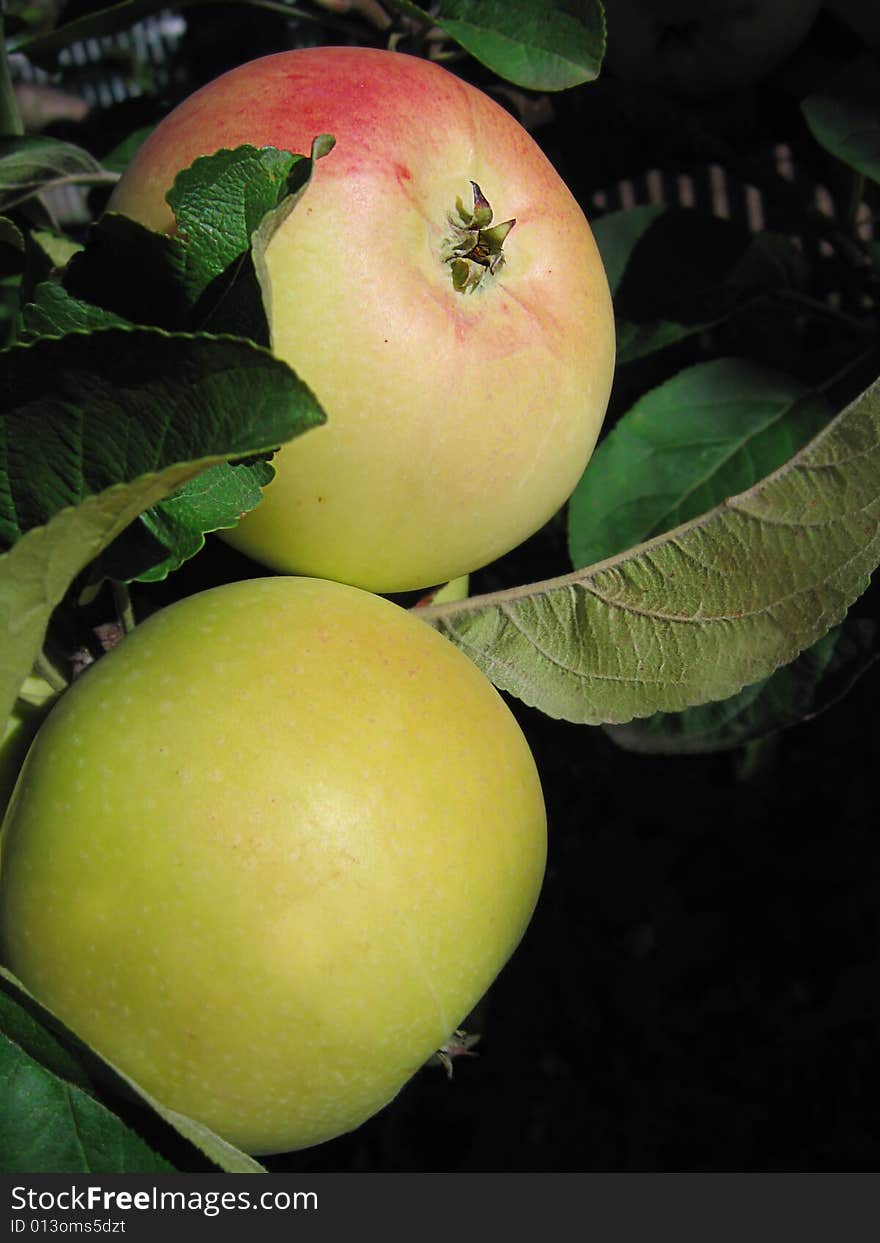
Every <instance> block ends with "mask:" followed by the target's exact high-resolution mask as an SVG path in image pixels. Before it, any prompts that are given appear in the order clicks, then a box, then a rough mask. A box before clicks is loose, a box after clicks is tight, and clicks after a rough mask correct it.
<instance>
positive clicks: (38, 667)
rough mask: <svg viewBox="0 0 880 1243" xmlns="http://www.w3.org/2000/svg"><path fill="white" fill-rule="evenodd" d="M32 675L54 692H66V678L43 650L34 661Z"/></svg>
mask: <svg viewBox="0 0 880 1243" xmlns="http://www.w3.org/2000/svg"><path fill="white" fill-rule="evenodd" d="M34 673H35V674H36V675H37V676H38V677H41V678H42V679H43V680H44V681H45V682H48V683H49V685H50V686H51V687H52V689H53V690H54V691H66V690H67V687H68V685H69V683H68V681H67V678H66V677H65V676H64V674H63V673H62V672H61V670H60V669H59V668H58V666H57V665H56V664H55V662H54V661H53V660H52V659H51V657H50V656H49V655H48V653H47V652H46V651H45V649H44V650H43V651H42V652H40V654H39V656H37V659H36V660H35V661H34Z"/></svg>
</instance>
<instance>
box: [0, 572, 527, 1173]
mask: <svg viewBox="0 0 880 1243" xmlns="http://www.w3.org/2000/svg"><path fill="white" fill-rule="evenodd" d="M0 840H2V851H0V949H2V960H3V962H4V963H5V965H6V966H7V967H9V968H10V969H11V970H12V971H13V972H14V973H15V974H16V975H17V976H18V977H19V978H20V979H21V980H22V981H23V983H24V984H25V985H26V987H27V988H28V989H29V990H30V991H31V992H32V993H33V994H34V995H35V996H36V997H37V998H38V999H39V1000H40V1001H42V1002H43V1004H44V1005H46V1006H47V1007H48V1008H49V1009H50V1010H51V1011H53V1012H54V1013H55V1014H56V1015H57V1016H58V1017H59V1018H60V1019H62V1020H63V1021H64V1022H65V1023H67V1025H68V1026H69V1027H71V1028H72V1029H73V1030H74V1031H75V1032H77V1033H78V1034H79V1035H80V1036H81V1037H82V1038H83V1039H85V1040H86V1041H87V1042H88V1043H89V1044H91V1045H92V1046H93V1047H94V1048H95V1049H97V1050H98V1052H100V1053H101V1054H103V1055H104V1057H105V1058H106V1059H107V1060H108V1061H110V1062H111V1063H112V1064H114V1065H115V1066H116V1067H117V1068H118V1069H120V1070H122V1071H123V1072H124V1073H126V1074H127V1075H128V1076H130V1077H131V1078H133V1079H134V1080H135V1081H136V1082H137V1083H138V1084H139V1085H140V1086H141V1087H142V1088H144V1089H145V1090H146V1091H148V1092H149V1093H150V1094H152V1095H153V1096H154V1097H155V1098H157V1099H158V1100H159V1101H160V1102H162V1103H163V1104H164V1105H166V1106H168V1107H170V1108H172V1109H175V1110H178V1111H179V1112H181V1113H184V1114H187V1115H189V1116H191V1117H194V1118H196V1119H198V1120H199V1121H200V1122H202V1123H205V1124H206V1125H207V1126H209V1127H211V1128H212V1129H213V1130H214V1131H216V1132H218V1133H219V1134H220V1135H222V1136H223V1137H224V1138H226V1139H228V1140H229V1141H231V1142H232V1143H234V1144H236V1145H238V1146H239V1147H240V1148H242V1149H245V1150H247V1151H249V1152H254V1153H265V1152H276V1151H282V1150H289V1149H297V1148H302V1147H305V1146H308V1145H311V1144H316V1143H319V1142H321V1141H323V1140H327V1139H329V1138H331V1137H333V1136H336V1135H338V1134H340V1133H341V1132H344V1131H347V1130H350V1129H352V1128H354V1127H356V1126H358V1125H359V1124H360V1123H361V1122H363V1121H364V1120H365V1119H366V1118H367V1117H369V1116H370V1115H371V1114H373V1113H375V1112H376V1111H377V1110H379V1109H380V1108H381V1107H382V1106H383V1105H385V1104H386V1102H388V1101H389V1100H390V1099H391V1098H392V1097H394V1095H395V1094H396V1093H397V1092H398V1091H399V1090H400V1088H401V1087H402V1085H403V1084H404V1083H405V1082H406V1081H407V1079H408V1078H409V1077H410V1076H411V1075H412V1074H413V1073H414V1072H415V1071H416V1070H417V1069H418V1068H419V1067H420V1065H422V1064H423V1063H424V1062H425V1061H426V1060H427V1059H428V1058H429V1057H430V1056H431V1055H432V1054H433V1053H434V1052H435V1051H436V1050H437V1049H439V1048H440V1047H441V1046H442V1045H443V1044H444V1043H445V1042H446V1041H447V1040H448V1039H449V1038H450V1036H451V1034H452V1033H453V1032H454V1031H455V1029H456V1028H457V1027H458V1026H460V1024H461V1021H462V1019H463V1018H464V1017H465V1015H466V1014H467V1013H468V1012H469V1010H471V1009H472V1008H473V1006H474V1005H475V1003H476V1002H477V1001H478V1000H479V998H480V997H481V995H482V994H483V993H484V992H485V990H486V989H487V987H488V986H489V984H490V983H491V982H492V980H493V978H494V977H495V975H496V974H497V972H498V971H499V970H500V969H501V967H502V966H503V964H504V963H505V961H506V960H507V958H508V957H509V955H510V954H511V953H512V951H513V949H514V948H515V946H516V945H517V943H518V941H519V940H520V938H521V936H522V934H523V931H524V929H525V928H526V925H527V923H528V921H529V919H530V916H531V914H532V910H533V908H534V905H535V902H536V900H537V896H538V892H539V888H540V885H541V880H542V877H543V870H544V862H545V852H546V823H545V812H544V803H543V798H542V793H541V786H540V781H539V777H538V774H537V771H536V768H535V764H534V761H533V759H532V755H531V752H530V750H529V747H528V745H527V743H526V741H525V738H524V736H523V734H522V732H521V730H520V728H519V726H518V724H517V723H516V721H515V719H514V717H513V715H512V714H511V712H510V710H509V709H508V707H507V705H506V704H505V703H504V701H503V700H502V699H501V697H500V696H499V695H498V693H497V692H496V691H495V689H494V687H492V686H491V684H490V683H489V682H488V681H487V680H486V679H485V678H484V677H483V675H482V674H481V673H480V672H479V671H478V670H477V669H476V667H475V666H474V665H473V664H472V663H471V662H470V661H469V660H468V659H467V658H466V657H465V656H464V655H462V653H461V652H460V651H459V650H458V649H457V648H455V647H453V646H452V644H450V643H449V642H448V641H447V640H446V639H444V638H442V637H441V636H440V635H439V634H438V633H437V632H436V631H434V630H432V629H431V628H430V627H429V626H428V625H426V624H425V623H424V622H422V621H421V620H419V617H418V613H417V612H415V613H414V612H410V611H407V610H404V609H402V608H400V607H399V606H398V605H396V604H392V603H391V602H390V601H388V600H385V599H383V598H382V597H379V596H374V595H371V594H370V593H367V592H364V591H361V590H359V589H357V588H353V587H349V586H344V585H341V584H338V583H333V582H327V581H322V580H317V579H307V578H303V579H295V578H284V577H277V578H270V579H255V580H249V581H245V582H241V583H236V584H232V585H228V586H224V587H219V588H215V589H212V590H210V591H206V592H203V593H201V594H198V595H195V596H191V597H188V598H186V599H184V600H181V601H178V602H177V603H175V604H173V605H171V606H169V607H168V608H167V609H165V610H163V611H161V612H159V613H157V614H155V615H154V616H153V617H151V618H150V619H148V620H147V621H146V622H144V623H143V624H142V625H140V626H138V627H137V629H136V630H135V631H134V632H133V633H132V634H131V635H130V636H128V637H127V638H125V639H124V640H123V641H122V643H121V644H119V645H118V646H117V647H116V648H114V649H113V650H112V651H110V652H109V653H108V654H107V655H106V656H103V657H102V658H101V659H100V660H99V661H98V662H97V663H96V664H95V665H94V666H92V667H90V668H89V669H88V670H87V671H86V672H85V673H84V674H83V675H82V676H81V677H80V679H79V680H78V681H76V682H74V684H73V686H72V687H71V688H70V689H69V690H68V691H67V692H65V693H64V694H63V695H62V697H61V698H60V700H59V701H58V703H57V704H56V705H55V707H54V708H53V710H52V712H51V713H50V715H49V717H48V718H47V720H46V722H45V724H44V725H43V727H42V728H41V730H40V732H39V734H38V735H37V738H36V740H35V742H34V743H33V745H32V747H31V750H30V752H29V754H28V758H27V761H26V763H25V766H24V768H23V770H22V774H21V776H20V778H19V781H18V784H17V786H16V789H15V792H14V794H13V797H12V801H11V803H10V806H9V809H8V812H7V816H6V819H5V822H4V825H3V832H2V839H0Z"/></svg>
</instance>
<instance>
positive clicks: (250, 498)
mask: <svg viewBox="0 0 880 1243" xmlns="http://www.w3.org/2000/svg"><path fill="white" fill-rule="evenodd" d="M274 477H275V471H274V469H273V468H272V466H270V464H269V463H268V462H264V461H257V462H251V463H243V462H239V463H235V464H233V463H231V462H220V463H218V464H217V465H216V466H211V467H209V469H208V470H206V471H203V472H202V474H201V475H199V476H197V477H196V478H195V479H192V480H191V481H190V482H189V483H187V484H185V485H184V487H182V488H180V489H179V490H178V491H177V492H176V493H175V494H174V496H171V497H169V498H168V499H167V500H165V501H160V502H159V504H158V505H154V506H153V507H152V509H150V510H148V512H147V513H146V514H144V515H142V519H141V520H142V522H143V524H144V526H145V527H146V529H147V531H148V532H149V533H150V534H151V535H152V536H153V538H154V539H155V540H156V542H157V543H158V544H159V545H160V546H161V547H162V548H165V549H167V550H168V555H167V556H165V557H164V559H162V560H161V561H158V562H156V563H155V564H152V565H150V567H149V568H148V569H146V570H142V571H140V572H138V573H137V574H136V575H132V577H137V578H138V579H139V580H140V581H141V582H158V581H159V580H161V579H164V578H167V576H168V575H169V574H170V573H171V571H172V570H177V569H179V568H180V566H181V565H183V563H184V561H187V560H188V559H189V558H190V557H194V556H195V555H196V553H197V552H199V551H200V549H201V548H203V547H204V543H205V535H206V534H207V533H208V532H209V531H219V530H222V529H224V528H228V527H234V526H235V524H236V523H237V522H238V520H239V518H241V517H242V515H243V514H246V513H248V512H249V511H250V510H252V509H254V508H255V506H257V505H258V504H259V503H260V500H261V499H262V489H263V488H264V487H265V486H266V484H268V483H271V482H272V480H273V479H274ZM123 538H124V537H123ZM117 543H118V541H117ZM118 555H119V552H118V548H117V550H116V556H117V557H118Z"/></svg>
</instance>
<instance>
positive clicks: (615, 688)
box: [419, 382, 880, 724]
mask: <svg viewBox="0 0 880 1243" xmlns="http://www.w3.org/2000/svg"><path fill="white" fill-rule="evenodd" d="M878 524H880V382H878V383H875V384H874V385H872V387H871V388H869V389H868V390H867V391H866V392H865V393H864V394H862V396H861V397H860V398H858V399H857V400H856V401H855V402H853V403H852V404H851V405H850V406H849V407H848V408H847V409H846V410H844V411H843V412H842V413H841V414H839V415H838V416H837V417H836V418H835V419H834V420H833V421H832V422H831V423H830V424H829V426H828V427H827V428H826V429H825V430H824V431H823V432H821V433H820V434H819V435H818V436H817V437H816V438H815V439H814V440H812V441H811V442H810V443H809V444H808V445H807V446H806V447H805V448H804V449H803V450H801V451H800V452H799V453H798V454H796V455H795V456H794V457H793V458H791V459H790V460H789V461H788V462H787V463H786V464H785V465H784V466H783V467H781V468H780V469H779V470H777V471H775V472H774V473H773V474H772V475H770V476H768V477H767V478H766V479H764V480H762V481H761V482H760V483H759V484H757V485H756V486H755V487H753V488H750V489H749V490H748V491H746V492H743V493H740V494H739V495H737V496H734V497H731V498H729V499H728V500H726V501H725V502H724V503H723V504H721V505H719V506H717V507H716V508H714V509H713V510H711V511H709V512H708V513H706V514H704V515H702V516H701V517H699V518H697V519H694V520H693V521H690V522H687V523H685V524H683V525H682V526H679V527H677V528H676V529H675V530H673V531H671V532H669V533H667V534H665V535H663V536H659V537H657V538H655V539H652V540H650V541H648V542H647V543H645V544H642V545H640V546H638V547H636V548H634V549H631V550H629V551H628V552H626V553H624V554H622V555H620V556H617V557H612V558H610V559H608V560H606V561H602V562H600V563H598V564H596V565H594V566H592V567H589V568H587V569H585V570H579V571H576V572H575V573H573V574H568V575H565V576H562V577H560V578H558V579H554V580H550V581H549V582H546V583H537V584H534V585H532V586H527V587H523V588H518V589H514V590H511V591H505V592H497V593H494V594H492V595H487V596H477V597H473V598H471V599H470V600H469V601H467V602H465V603H461V604H446V605H435V606H429V607H427V608H425V609H420V610H419V616H420V617H421V618H422V619H423V620H424V621H427V622H428V623H429V624H431V625H433V626H435V627H436V628H437V629H438V630H439V631H440V632H441V633H443V634H445V635H446V636H447V637H448V638H449V639H450V640H451V641H452V642H454V643H455V644H457V645H458V646H459V647H460V648H461V649H462V650H463V651H464V652H466V653H467V655H468V656H469V657H470V658H471V659H472V660H473V661H474V662H475V663H476V664H477V665H478V666H479V667H480V668H481V669H482V670H483V671H484V672H485V673H486V674H487V676H488V677H489V678H490V679H491V680H492V681H493V682H494V683H495V684H496V685H497V686H498V687H500V688H502V689H504V690H506V691H509V692H510V693H511V694H513V695H515V696H517V697H518V698H520V699H522V700H523V701H524V702H525V703H527V704H530V705H532V706H533V707H536V708H538V709H540V710H541V711H543V712H545V713H547V714H548V715H550V716H553V717H559V718H563V719H566V720H570V721H574V722H580V723H584V724H601V723H623V722H626V721H629V720H632V719H633V718H636V717H644V716H649V715H651V714H652V713H655V712H661V711H662V712H678V711H681V710H682V709H684V708H688V707H691V706H693V705H696V704H701V703H708V702H710V701H712V700H719V699H725V698H727V697H729V696H731V695H734V694H735V693H737V692H738V691H739V690H741V689H742V687H743V686H745V685H748V684H750V683H753V682H757V681H760V680H761V679H763V678H766V677H768V676H769V675H770V674H771V673H773V672H774V670H775V669H777V668H779V667H780V666H781V665H784V664H787V663H788V662H789V661H791V660H793V659H794V658H795V657H796V656H797V654H798V653H799V652H800V651H802V650H803V649H804V648H806V647H809V646H810V645H811V644H812V643H814V642H815V641H816V640H817V639H819V638H820V637H821V636H822V635H823V634H825V633H826V632H827V631H828V630H829V629H830V628H831V627H832V626H834V625H836V624H838V623H839V622H840V621H842V619H843V617H844V616H845V614H846V611H847V609H848V608H849V606H850V604H852V602H853V601H854V600H855V599H856V598H857V597H858V596H859V595H861V593H862V592H863V591H864V590H865V588H866V586H867V584H868V579H869V575H870V574H871V572H872V570H873V569H874V568H875V567H876V565H877V563H878V560H880V535H878Z"/></svg>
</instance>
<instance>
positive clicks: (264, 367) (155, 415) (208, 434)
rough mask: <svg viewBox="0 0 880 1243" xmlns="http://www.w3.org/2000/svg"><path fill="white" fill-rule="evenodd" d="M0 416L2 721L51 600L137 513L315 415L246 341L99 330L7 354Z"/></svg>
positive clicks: (283, 374)
mask: <svg viewBox="0 0 880 1243" xmlns="http://www.w3.org/2000/svg"><path fill="white" fill-rule="evenodd" d="M0 418H2V424H0V427H2V442H0V463H2V464H3V465H5V468H6V484H5V487H4V489H3V491H2V492H0V533H2V540H3V542H4V543H5V544H6V545H7V546H8V545H9V544H14V546H13V547H12V548H11V549H10V551H9V552H8V553H6V554H5V556H3V557H2V558H0V633H2V634H3V638H4V642H3V644H2V647H0V714H2V717H3V719H5V717H6V716H8V714H9V710H10V708H11V706H12V703H13V701H14V700H15V697H16V694H17V693H18V689H19V687H20V686H21V684H22V681H23V679H24V677H25V676H26V675H27V674H28V673H29V672H30V669H31V667H32V665H33V662H34V660H35V658H36V656H37V653H38V652H39V649H40V646H41V644H42V641H43V635H44V634H45V630H46V626H47V624H48V621H49V617H50V615H51V613H52V610H53V609H54V608H55V607H56V606H57V605H58V604H59V603H60V601H61V600H62V598H63V597H64V595H65V593H66V592H67V590H68V587H69V586H70V584H71V582H72V581H73V579H74V578H75V577H76V576H77V575H78V574H80V573H81V572H82V571H83V570H84V569H85V567H86V566H88V565H89V564H90V562H92V561H93V560H94V559H95V558H96V557H97V556H98V555H99V553H101V552H102V551H103V550H104V549H105V548H107V547H108V546H109V545H110V544H111V543H112V542H113V541H114V540H115V539H116V538H117V537H118V536H120V535H121V533H122V532H123V531H124V530H125V528H126V527H128V525H129V524H130V523H131V522H133V521H134V520H135V519H136V518H137V517H138V515H140V514H141V513H143V512H144V511H145V510H148V509H150V508H151V507H152V506H153V505H155V504H156V503H157V502H159V501H161V500H164V499H165V498H166V497H167V496H169V495H171V494H172V493H174V492H175V491H177V490H178V489H179V488H181V487H183V485H184V484H186V483H187V482H188V481H189V480H191V479H194V478H195V477H196V476H197V475H199V474H200V473H201V471H203V470H204V469H205V468H207V467H209V466H213V465H215V464H216V463H217V462H220V461H223V460H229V459H236V458H241V457H247V456H250V455H253V454H260V453H265V452H267V451H269V450H270V449H272V448H273V447H274V446H276V445H278V444H280V443H282V442H283V441H286V440H289V439H290V438H291V437H292V436H294V435H296V434H298V433H300V432H302V431H304V430H306V429H307V428H310V427H314V426H316V425H318V424H319V423H320V422H322V421H323V414H322V412H321V410H320V407H319V406H318V405H317V403H316V401H315V399H314V397H313V396H312V394H311V393H310V392H309V390H308V389H307V388H306V387H305V385H303V384H302V383H301V381H299V380H298V379H297V377H296V376H295V375H294V374H293V372H292V371H291V370H290V369H289V368H288V367H286V366H285V364H284V363H282V362H280V361H279V360H278V359H275V358H273V357H272V355H270V354H269V353H268V352H267V351H265V350H262V349H260V348H259V347H257V346H255V345H252V344H251V343H249V342H245V341H239V340H236V339H234V338H215V337H208V336H204V337H169V336H167V335H166V334H164V333H161V332H159V331H157V330H150V329H131V330H118V329H108V330H106V331H103V332H96V333H93V334H91V335H87V336H84V335H79V334H70V335H68V336H65V337H60V338H43V339H41V340H40V341H38V342H37V343H36V344H35V345H30V346H16V347H14V348H13V349H11V350H8V351H7V352H6V354H5V357H4V362H3V367H2V369H0ZM22 532H25V533H24V534H22ZM15 541H17V542H15Z"/></svg>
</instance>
